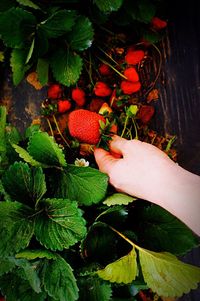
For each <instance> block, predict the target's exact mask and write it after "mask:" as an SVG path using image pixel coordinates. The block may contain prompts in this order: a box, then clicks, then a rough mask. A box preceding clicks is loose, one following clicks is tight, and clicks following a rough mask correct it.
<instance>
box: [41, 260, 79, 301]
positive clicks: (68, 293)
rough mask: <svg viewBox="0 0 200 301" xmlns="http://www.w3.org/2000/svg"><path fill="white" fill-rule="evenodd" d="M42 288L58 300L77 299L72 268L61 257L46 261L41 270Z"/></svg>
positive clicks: (72, 300) (76, 288) (71, 300)
mask: <svg viewBox="0 0 200 301" xmlns="http://www.w3.org/2000/svg"><path fill="white" fill-rule="evenodd" d="M42 281H43V284H44V289H45V291H46V292H47V293H48V295H49V296H51V297H53V298H54V299H56V300H59V301H69V300H70V301H74V300H77V299H78V287H77V284H76V279H75V277H74V275H73V270H72V268H71V267H70V265H69V264H68V263H67V262H66V261H65V260H64V259H63V258H61V257H59V258H58V259H57V260H50V261H46V264H45V265H44V267H43V270H42Z"/></svg>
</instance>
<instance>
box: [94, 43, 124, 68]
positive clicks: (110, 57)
mask: <svg viewBox="0 0 200 301" xmlns="http://www.w3.org/2000/svg"><path fill="white" fill-rule="evenodd" d="M97 48H98V49H99V50H101V51H102V52H103V53H104V54H105V55H106V56H107V57H108V58H109V59H110V60H111V61H113V63H115V64H116V65H119V63H118V62H116V61H115V60H114V59H113V58H112V56H110V55H109V54H108V53H107V52H105V51H104V50H103V49H102V48H101V47H99V46H97Z"/></svg>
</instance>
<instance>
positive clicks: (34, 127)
mask: <svg viewBox="0 0 200 301" xmlns="http://www.w3.org/2000/svg"><path fill="white" fill-rule="evenodd" d="M39 130H40V124H31V125H30V126H29V127H27V128H26V131H25V138H26V139H30V137H31V136H32V135H34V134H35V133H36V132H39Z"/></svg>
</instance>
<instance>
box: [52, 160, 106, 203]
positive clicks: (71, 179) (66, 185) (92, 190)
mask: <svg viewBox="0 0 200 301" xmlns="http://www.w3.org/2000/svg"><path fill="white" fill-rule="evenodd" d="M54 183H55V186H54V187H55V195H56V196H58V197H64V198H65V197H66V198H69V199H71V200H76V201H77V202H78V203H79V204H81V205H86V206H90V205H92V204H97V203H99V202H100V201H101V200H102V199H103V198H104V197H105V194H106V190H107V186H108V177H107V175H105V174H103V173H101V172H100V171H98V170H97V169H95V168H91V167H84V168H81V167H78V166H74V165H70V164H69V165H68V166H67V167H66V168H65V170H64V171H62V172H60V173H58V174H57V175H56V178H55V179H54ZM58 183H59V184H58Z"/></svg>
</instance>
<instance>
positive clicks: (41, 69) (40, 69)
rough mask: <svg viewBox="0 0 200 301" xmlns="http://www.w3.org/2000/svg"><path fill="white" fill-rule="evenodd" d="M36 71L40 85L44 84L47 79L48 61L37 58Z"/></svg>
mask: <svg viewBox="0 0 200 301" xmlns="http://www.w3.org/2000/svg"><path fill="white" fill-rule="evenodd" d="M36 72H37V75H38V79H39V81H40V83H41V85H43V86H44V85H46V84H47V83H48V80H49V62H48V60H46V59H41V58H40V59H38V63H37V68H36Z"/></svg>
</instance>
